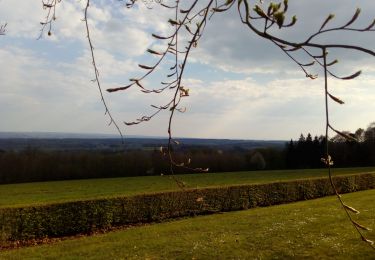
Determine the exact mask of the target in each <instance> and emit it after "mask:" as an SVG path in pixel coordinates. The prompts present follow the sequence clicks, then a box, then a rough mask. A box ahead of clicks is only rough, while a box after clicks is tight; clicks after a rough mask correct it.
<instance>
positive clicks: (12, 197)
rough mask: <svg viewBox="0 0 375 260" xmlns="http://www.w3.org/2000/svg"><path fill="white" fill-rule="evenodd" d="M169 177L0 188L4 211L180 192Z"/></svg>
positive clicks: (242, 176) (251, 178) (199, 177)
mask: <svg viewBox="0 0 375 260" xmlns="http://www.w3.org/2000/svg"><path fill="white" fill-rule="evenodd" d="M333 172H334V175H344V174H356V173H368V172H375V168H374V167H371V168H346V169H334V171H333ZM325 176H327V171H326V170H324V169H314V170H283V171H250V172H230V173H197V174H188V175H178V176H176V178H178V179H179V180H181V181H183V182H185V183H186V186H187V188H202V187H210V186H222V185H235V184H251V183H266V182H274V181H287V180H293V179H304V178H318V177H325ZM178 189H179V187H178V186H177V185H176V183H175V181H174V180H173V179H171V178H170V177H169V176H147V177H126V178H111V179H89V180H73V181H55V182H35V183H24V184H7V185H0V207H17V206H30V205H38V204H45V203H53V202H66V201H76V200H85V199H95V198H107V197H115V196H129V195H135V194H143V193H152V192H160V191H170V190H178Z"/></svg>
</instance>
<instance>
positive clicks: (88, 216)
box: [0, 174, 375, 247]
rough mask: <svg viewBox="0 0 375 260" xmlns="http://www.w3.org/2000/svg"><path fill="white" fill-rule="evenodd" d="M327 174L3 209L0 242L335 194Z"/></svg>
mask: <svg viewBox="0 0 375 260" xmlns="http://www.w3.org/2000/svg"><path fill="white" fill-rule="evenodd" d="M334 182H335V185H336V187H337V189H338V190H339V192H340V193H348V192H354V191H359V190H366V189H374V188H375V174H360V175H349V176H340V177H335V178H334ZM333 194H334V193H333V190H332V188H331V186H330V184H329V181H328V179H326V178H317V179H308V180H295V181H289V182H277V183H266V184H255V185H237V186H225V187H214V188H205V189H189V190H185V191H174V192H163V193H154V194H144V195H137V196H132V197H118V198H108V199H97V200H87V201H77V202H68V203H56V204H48V205H41V206H34V207H22V208H1V209H0V223H1V233H0V247H1V245H3V246H4V245H6V244H8V243H9V242H11V241H18V240H30V239H42V238H45V237H61V236H70V235H76V234H89V233H92V232H94V231H98V230H104V229H109V228H112V227H116V226H123V225H129V224H136V223H147V222H154V221H162V220H165V219H170V218H176V217H183V216H190V215H200V214H210V213H215V212H221V211H233V210H242V209H248V208H253V207H264V206H269V205H276V204H281V203H289V202H295V201H300V200H308V199H314V198H320V197H323V196H327V195H333Z"/></svg>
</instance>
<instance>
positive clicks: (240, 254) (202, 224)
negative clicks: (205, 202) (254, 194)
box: [0, 190, 375, 259]
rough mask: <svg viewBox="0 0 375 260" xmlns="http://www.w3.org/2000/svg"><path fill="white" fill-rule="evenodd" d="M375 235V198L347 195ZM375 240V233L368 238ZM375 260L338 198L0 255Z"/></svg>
mask: <svg viewBox="0 0 375 260" xmlns="http://www.w3.org/2000/svg"><path fill="white" fill-rule="evenodd" d="M343 198H344V200H345V201H346V202H347V203H348V204H350V205H352V206H353V207H355V208H357V209H358V210H360V211H361V214H359V215H355V216H354V217H355V219H356V220H357V221H358V222H360V223H362V224H365V225H366V226H369V227H371V228H372V229H375V204H374V200H375V190H369V191H362V192H356V193H351V194H346V195H343ZM367 237H368V238H369V239H371V240H375V233H374V232H373V231H372V232H367ZM40 258H43V259H46V258H47V259H305V258H306V259H375V250H373V249H371V248H370V247H369V246H367V244H366V243H364V242H362V241H361V240H360V238H359V237H358V234H357V233H356V232H355V231H354V229H353V228H352V226H351V224H349V222H348V221H347V219H346V216H345V213H344V211H343V210H342V209H341V208H340V205H339V204H338V202H337V199H336V198H335V197H326V198H322V199H317V200H309V201H303V202H297V203H291V204H286V205H279V206H273V207H267V208H255V209H250V210H245V211H238V212H229V213H224V214H216V215H210V216H200V217H195V218H188V219H182V220H176V221H171V222H166V223H159V224H152V225H147V226H142V227H134V228H130V229H127V230H120V231H114V232H109V233H106V234H101V235H95V236H91V237H81V238H76V239H67V240H63V241H60V242H56V243H52V244H46V245H41V246H35V247H25V248H20V249H13V250H6V251H3V252H0V259H40Z"/></svg>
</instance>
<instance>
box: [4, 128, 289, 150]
mask: <svg viewBox="0 0 375 260" xmlns="http://www.w3.org/2000/svg"><path fill="white" fill-rule="evenodd" d="M178 141H179V142H180V143H181V145H180V146H179V148H180V149H188V148H194V147H196V148H204V147H206V148H207V147H209V148H214V149H221V150H233V149H236V150H238V149H243V150H251V149H255V148H261V147H274V148H282V147H284V145H285V142H286V141H284V140H274V141H269V140H232V139H203V138H202V139H201V138H178ZM124 142H125V143H124V144H123V143H122V140H121V138H120V137H119V136H118V135H110V134H76V133H40V132H30V133H17V132H15V133H10V132H0V149H1V150H5V151H7V150H14V151H19V150H24V149H27V148H36V149H41V150H58V151H72V150H98V151H118V150H134V149H141V150H152V149H158V147H160V146H165V145H167V143H168V140H167V139H166V138H162V137H146V136H126V137H125V139H124Z"/></svg>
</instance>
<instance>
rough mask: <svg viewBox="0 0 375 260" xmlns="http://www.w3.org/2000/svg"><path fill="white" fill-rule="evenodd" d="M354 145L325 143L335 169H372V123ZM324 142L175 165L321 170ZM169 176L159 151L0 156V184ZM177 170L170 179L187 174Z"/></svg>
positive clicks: (186, 154) (197, 151)
mask: <svg viewBox="0 0 375 260" xmlns="http://www.w3.org/2000/svg"><path fill="white" fill-rule="evenodd" d="M345 134H347V135H351V136H352V137H354V138H355V139H357V140H358V141H357V142H354V141H350V140H347V139H345V138H343V137H342V136H340V135H337V136H335V137H333V138H332V139H331V140H330V151H331V152H330V154H331V156H332V158H333V160H334V164H335V166H336V167H359V166H374V165H375V123H372V124H371V125H370V126H369V127H368V128H367V129H366V130H364V129H358V130H357V131H356V132H355V133H349V132H346V133H345ZM325 146H326V140H325V138H324V137H323V136H320V137H318V136H315V137H314V138H313V137H312V136H311V134H307V136H306V137H305V136H304V135H303V134H301V136H300V138H299V139H298V140H296V141H293V140H291V141H290V142H288V143H286V145H285V148H284V149H282V148H281V149H277V148H260V149H254V150H245V149H232V150H218V149H213V148H207V147H206V148H203V147H195V148H194V147H191V148H189V149H182V150H180V151H175V156H176V160H177V161H179V162H184V163H185V164H186V165H188V166H189V167H191V168H203V167H204V168H209V171H210V172H230V171H247V170H262V169H268V170H275V169H299V168H321V167H324V165H323V164H322V162H321V160H320V159H321V158H322V157H323V156H324V154H325ZM168 172H169V162H168V160H167V158H165V156H163V155H162V154H161V152H160V151H159V150H158V149H155V150H153V151H145V150H134V151H126V152H99V151H92V152H90V151H79V152H56V151H42V150H36V149H27V150H24V151H21V152H9V151H8V152H5V151H3V152H0V183H16V182H32V181H49V180H66V179H86V178H108V177H125V176H128V177H130V176H144V175H160V174H167V173H168ZM191 172H192V171H189V170H186V169H183V168H181V169H176V171H175V173H177V174H181V173H191Z"/></svg>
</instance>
